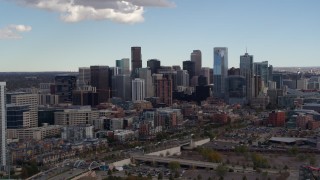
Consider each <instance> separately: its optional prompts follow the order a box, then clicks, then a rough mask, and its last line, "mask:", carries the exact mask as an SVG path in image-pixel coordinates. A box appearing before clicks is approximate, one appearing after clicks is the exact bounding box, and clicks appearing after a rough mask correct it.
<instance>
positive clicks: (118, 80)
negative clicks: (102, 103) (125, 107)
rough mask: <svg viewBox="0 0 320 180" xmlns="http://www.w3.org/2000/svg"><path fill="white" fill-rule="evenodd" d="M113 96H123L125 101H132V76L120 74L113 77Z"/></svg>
mask: <svg viewBox="0 0 320 180" xmlns="http://www.w3.org/2000/svg"><path fill="white" fill-rule="evenodd" d="M112 97H118V98H121V99H122V100H124V101H131V100H132V99H131V77H130V76H129V75H125V74H119V75H117V76H113V77H112Z"/></svg>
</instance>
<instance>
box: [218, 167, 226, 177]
mask: <svg viewBox="0 0 320 180" xmlns="http://www.w3.org/2000/svg"><path fill="white" fill-rule="evenodd" d="M216 172H217V175H218V176H220V177H223V176H225V175H226V173H227V172H228V168H227V167H226V166H224V165H219V166H218V167H217V168H216Z"/></svg>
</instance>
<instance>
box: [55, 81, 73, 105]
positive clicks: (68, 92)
mask: <svg viewBox="0 0 320 180" xmlns="http://www.w3.org/2000/svg"><path fill="white" fill-rule="evenodd" d="M54 83H55V94H56V95H58V96H59V102H60V103H71V102H72V92H73V91H74V90H76V83H77V78H76V77H75V76H73V75H58V76H56V77H55V78H54Z"/></svg>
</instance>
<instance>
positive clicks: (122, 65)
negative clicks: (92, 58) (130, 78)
mask: <svg viewBox="0 0 320 180" xmlns="http://www.w3.org/2000/svg"><path fill="white" fill-rule="evenodd" d="M116 67H117V68H119V74H130V59H129V58H123V59H121V60H116Z"/></svg>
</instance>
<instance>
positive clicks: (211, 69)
mask: <svg viewBox="0 0 320 180" xmlns="http://www.w3.org/2000/svg"><path fill="white" fill-rule="evenodd" d="M213 74H214V73H213V68H210V83H209V84H213V79H214V78H213Z"/></svg>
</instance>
